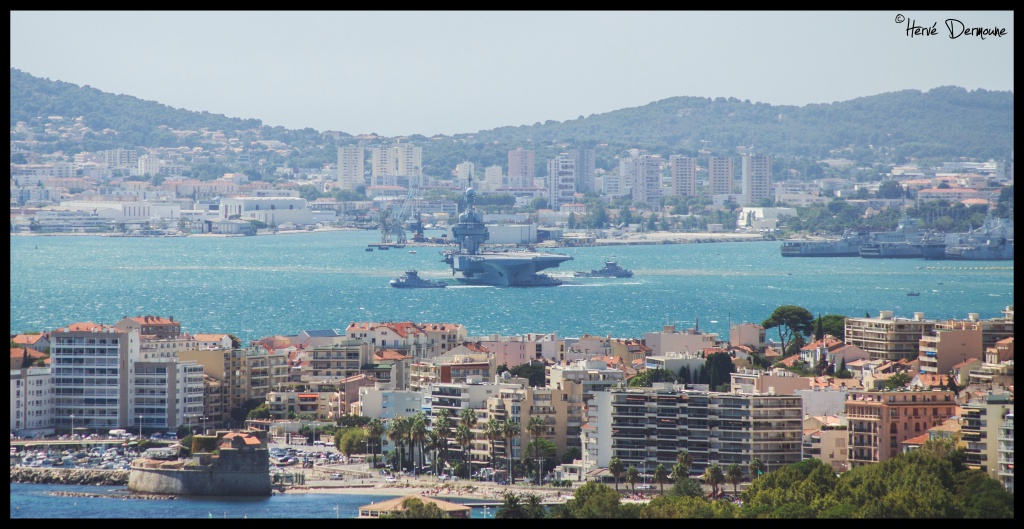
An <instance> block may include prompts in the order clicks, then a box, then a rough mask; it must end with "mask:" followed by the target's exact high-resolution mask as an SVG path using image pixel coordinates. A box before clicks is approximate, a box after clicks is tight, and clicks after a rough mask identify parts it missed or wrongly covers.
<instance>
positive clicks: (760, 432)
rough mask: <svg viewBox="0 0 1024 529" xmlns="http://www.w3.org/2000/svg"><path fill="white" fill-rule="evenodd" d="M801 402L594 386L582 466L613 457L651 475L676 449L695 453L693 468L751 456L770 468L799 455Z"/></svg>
mask: <svg viewBox="0 0 1024 529" xmlns="http://www.w3.org/2000/svg"><path fill="white" fill-rule="evenodd" d="M800 400H801V399H800V397H796V396H792V395H754V394H740V393H714V392H702V391H693V390H688V389H683V387H682V386H678V385H671V384H663V383H655V384H654V386H653V387H650V388H623V389H611V390H609V391H604V392H599V393H596V394H595V395H594V398H593V399H592V400H590V401H588V403H587V417H586V423H585V424H584V426H583V433H582V434H581V435H582V445H583V465H584V468H586V469H588V471H589V470H594V469H597V468H607V467H608V463H609V461H610V460H611V458H613V457H617V458H619V460H620V461H622V463H623V464H624V465H625V466H626V467H627V468H628V467H635V468H636V469H637V470H639V471H640V473H641V474H642V475H643V476H645V479H648V480H650V479H651V478H652V473H653V471H654V469H655V468H657V466H658V465H664V466H665V468H672V466H673V465H675V463H676V455H677V454H678V453H679V451H680V450H686V451H687V452H689V453H690V454H691V455H693V456H694V462H693V466H692V467H691V473H695V474H699V473H702V472H703V471H704V470H705V469H706V468H707V466H708V465H709V464H711V463H717V464H719V465H720V466H722V467H723V468H725V467H727V466H728V465H731V464H733V463H736V464H738V465H740V466H741V467H746V466H748V465H749V464H750V462H751V461H752V460H753V459H754V458H757V459H760V460H761V461H762V462H763V463H765V464H766V465H767V467H768V469H769V470H771V469H773V468H778V467H779V466H781V465H789V464H793V463H796V462H798V461H800V460H801V459H802V436H803V415H802V408H801V402H800ZM591 475H592V476H593V474H591Z"/></svg>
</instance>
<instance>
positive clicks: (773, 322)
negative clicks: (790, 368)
mask: <svg viewBox="0 0 1024 529" xmlns="http://www.w3.org/2000/svg"><path fill="white" fill-rule="evenodd" d="M813 322H814V316H813V315H812V314H811V313H810V311H808V310H807V309H805V308H803V307H798V306H796V305H782V306H780V307H779V308H777V309H775V311H774V312H772V314H771V316H769V317H768V319H766V320H764V322H762V323H761V326H762V327H764V328H765V330H768V329H777V330H778V333H779V342H780V343H781V345H782V350H783V351H785V350H786V346H787V345H788V344H789V342H790V341H791V340H793V338H794V337H796V336H809V335H810V334H812V333H813V332H814V326H813Z"/></svg>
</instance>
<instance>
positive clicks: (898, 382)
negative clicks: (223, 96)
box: [882, 371, 911, 389]
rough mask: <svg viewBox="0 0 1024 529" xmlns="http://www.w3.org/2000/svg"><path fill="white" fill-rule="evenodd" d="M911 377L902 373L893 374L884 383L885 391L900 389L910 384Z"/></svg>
mask: <svg viewBox="0 0 1024 529" xmlns="http://www.w3.org/2000/svg"><path fill="white" fill-rule="evenodd" d="M910 380H911V378H910V375H908V374H906V373H904V372H903V371H900V372H899V373H893V374H892V375H891V376H890V377H889V378H887V379H886V380H885V382H883V383H882V387H884V388H885V389H899V388H902V387H904V386H906V385H907V384H909V383H910Z"/></svg>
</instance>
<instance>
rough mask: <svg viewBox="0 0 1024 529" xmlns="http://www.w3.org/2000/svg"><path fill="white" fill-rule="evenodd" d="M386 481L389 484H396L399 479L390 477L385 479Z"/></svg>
mask: <svg viewBox="0 0 1024 529" xmlns="http://www.w3.org/2000/svg"><path fill="white" fill-rule="evenodd" d="M384 481H387V482H388V483H394V482H396V481H398V479H396V478H395V476H388V477H386V478H384Z"/></svg>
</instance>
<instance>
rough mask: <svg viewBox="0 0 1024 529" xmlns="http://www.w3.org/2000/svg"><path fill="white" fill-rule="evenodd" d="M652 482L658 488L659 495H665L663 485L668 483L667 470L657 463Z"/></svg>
mask: <svg viewBox="0 0 1024 529" xmlns="http://www.w3.org/2000/svg"><path fill="white" fill-rule="evenodd" d="M654 481H655V483H657V484H658V488H659V489H661V491H660V492H661V493H662V494H665V483H666V482H667V481H668V470H667V469H666V468H665V465H662V464H661V463H658V466H657V467H656V468H655V469H654Z"/></svg>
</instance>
